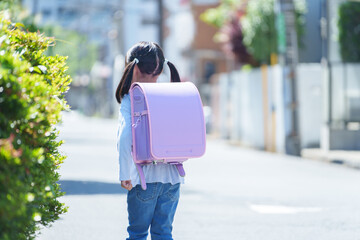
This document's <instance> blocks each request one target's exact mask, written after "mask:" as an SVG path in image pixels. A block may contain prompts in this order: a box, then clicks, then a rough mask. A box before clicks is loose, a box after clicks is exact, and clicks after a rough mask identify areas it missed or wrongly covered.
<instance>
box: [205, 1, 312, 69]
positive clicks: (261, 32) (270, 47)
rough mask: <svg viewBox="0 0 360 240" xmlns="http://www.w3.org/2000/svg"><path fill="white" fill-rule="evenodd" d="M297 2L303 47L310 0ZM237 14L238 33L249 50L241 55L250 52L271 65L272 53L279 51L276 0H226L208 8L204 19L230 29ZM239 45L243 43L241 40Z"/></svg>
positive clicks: (298, 25)
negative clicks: (307, 4) (307, 6)
mask: <svg viewBox="0 0 360 240" xmlns="http://www.w3.org/2000/svg"><path fill="white" fill-rule="evenodd" d="M294 4H295V16H296V31H297V33H298V42H299V45H300V46H301V36H302V35H303V34H304V24H305V20H304V19H305V18H304V14H305V12H306V2H305V0H295V1H294ZM241 12H245V14H239V13H241ZM234 16H236V17H237V18H238V21H239V25H240V27H239V30H238V31H240V33H239V34H237V35H239V36H240V35H241V36H242V44H243V45H244V46H245V47H246V50H247V52H246V53H245V52H244V51H243V50H242V53H241V55H246V54H250V55H251V56H252V57H253V58H254V59H255V60H256V61H257V62H259V63H263V64H269V63H270V56H271V54H272V53H275V54H276V53H278V42H277V41H278V39H277V38H278V33H277V28H276V22H275V19H276V14H275V12H274V0H249V1H236V0H223V1H222V2H221V4H220V5H219V6H218V7H216V8H210V9H208V10H206V11H205V12H204V13H203V14H202V15H201V16H200V18H201V20H203V21H204V22H206V23H209V24H211V25H213V26H215V27H217V28H219V29H220V30H221V28H223V27H227V28H229V26H230V24H229V23H231V22H230V21H229V20H230V19H231V17H234ZM236 44H237V45H239V43H236ZM232 45H234V43H233V44H232ZM238 49H241V47H238Z"/></svg>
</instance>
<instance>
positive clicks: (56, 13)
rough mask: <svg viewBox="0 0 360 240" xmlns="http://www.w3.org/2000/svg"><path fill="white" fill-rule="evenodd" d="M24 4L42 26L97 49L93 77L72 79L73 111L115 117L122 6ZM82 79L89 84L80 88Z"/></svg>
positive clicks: (86, 1) (75, 1)
mask: <svg viewBox="0 0 360 240" xmlns="http://www.w3.org/2000/svg"><path fill="white" fill-rule="evenodd" d="M22 3H23V5H24V7H26V8H27V9H29V10H30V12H31V13H32V14H33V15H34V16H35V15H37V16H40V17H41V21H40V24H41V25H46V26H48V25H53V26H54V25H60V26H61V27H63V28H64V29H69V30H74V31H76V32H77V33H79V34H81V35H84V36H86V37H87V40H88V41H90V42H92V43H94V44H96V45H97V49H98V53H97V55H98V59H97V63H96V64H95V66H94V68H93V70H92V71H91V73H81V75H80V76H72V77H73V79H74V82H73V84H72V87H71V89H70V91H69V93H68V94H67V99H68V102H69V104H70V105H71V106H72V108H73V109H79V110H81V111H83V112H84V113H86V114H89V115H93V114H100V115H103V116H110V115H112V113H113V107H112V102H113V95H114V94H113V84H112V71H111V70H112V64H113V61H114V58H115V56H116V55H117V54H119V53H120V52H121V51H122V45H123V44H122V39H121V37H120V36H121V31H122V29H121V24H119V21H121V9H122V8H121V7H122V6H121V5H122V2H121V1H118V0H108V1H101V0H71V1H70V0H56V1H55V0H54V1H47V0H23V1H22ZM62 40H63V39H62ZM65 40H66V39H65ZM78 47H79V48H81V46H78ZM90 67H93V66H90ZM81 79H89V81H82V82H87V83H88V84H85V85H84V84H78V81H80V83H81ZM88 85H91V87H92V88H93V90H92V91H88Z"/></svg>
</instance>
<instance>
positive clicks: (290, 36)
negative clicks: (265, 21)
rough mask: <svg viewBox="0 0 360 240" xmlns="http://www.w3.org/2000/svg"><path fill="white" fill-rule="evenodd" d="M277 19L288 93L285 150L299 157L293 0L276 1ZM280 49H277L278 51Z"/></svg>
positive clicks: (296, 53) (295, 34) (296, 43)
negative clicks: (280, 27)
mask: <svg viewBox="0 0 360 240" xmlns="http://www.w3.org/2000/svg"><path fill="white" fill-rule="evenodd" d="M277 9H278V19H280V25H281V24H282V25H283V34H284V36H283V38H282V40H283V46H282V47H283V49H282V51H280V63H281V64H282V65H283V69H284V71H283V77H284V80H285V86H288V87H287V90H288V92H289V95H290V97H289V99H287V100H286V101H287V102H286V103H287V106H286V108H287V112H288V113H290V114H289V116H290V119H291V120H290V129H289V130H288V131H287V135H286V139H285V150H286V153H287V154H290V155H297V156H299V155H300V148H301V146H300V136H299V121H298V100H297V81H296V79H297V76H296V67H297V64H298V41H297V33H296V22H295V20H296V19H295V6H294V2H293V0H279V1H278V6H277ZM280 49H281V48H279V50H280Z"/></svg>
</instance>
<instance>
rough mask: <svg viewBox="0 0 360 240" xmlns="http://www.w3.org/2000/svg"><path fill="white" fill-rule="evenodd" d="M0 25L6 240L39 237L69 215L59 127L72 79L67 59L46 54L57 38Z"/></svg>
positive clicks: (1, 190) (1, 202)
mask: <svg viewBox="0 0 360 240" xmlns="http://www.w3.org/2000/svg"><path fill="white" fill-rule="evenodd" d="M0 21H1V22H0V239H4V240H7V239H9V240H10V239H11V240H13V239H17V240H18V239H20V240H21V239H33V238H34V237H35V234H36V230H37V229H38V228H39V226H40V225H43V226H47V225H49V224H50V223H52V222H54V221H55V220H56V219H58V218H59V215H60V214H62V213H64V212H66V211H67V207H65V206H64V204H63V203H60V202H59V201H58V198H59V197H60V196H62V195H63V194H64V193H62V192H61V190H60V187H59V185H58V184H57V181H58V180H59V174H58V173H57V171H56V170H57V169H58V168H59V166H60V164H61V163H62V162H63V160H64V158H65V156H63V155H62V154H61V153H60V152H59V150H58V148H59V146H60V145H61V144H62V141H59V140H58V139H57V136H58V133H59V132H58V131H57V130H56V128H55V124H57V123H59V121H61V111H62V110H65V109H68V105H67V104H66V101H65V100H64V93H65V92H67V91H68V89H69V86H68V85H69V83H70V82H71V78H70V76H69V75H68V74H67V73H66V70H67V66H66V62H65V61H66V57H63V56H46V55H44V52H45V51H46V49H47V48H48V47H49V46H51V45H52V44H54V41H53V39H52V38H47V37H44V36H43V35H41V34H39V33H28V32H26V31H24V30H22V27H23V25H21V24H12V23H10V22H9V21H8V20H5V19H4V16H3V15H0Z"/></svg>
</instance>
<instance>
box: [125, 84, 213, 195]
mask: <svg viewBox="0 0 360 240" xmlns="http://www.w3.org/2000/svg"><path fill="white" fill-rule="evenodd" d="M130 99H131V121H132V136H133V149H132V155H133V159H134V162H135V165H136V168H137V170H138V172H139V176H140V182H141V187H142V188H143V189H144V190H145V189H146V182H145V176H144V173H143V171H142V167H141V166H142V165H145V164H151V163H153V164H156V163H167V164H175V165H176V167H177V169H178V171H179V174H180V175H181V176H184V175H185V171H184V168H183V165H182V163H183V162H184V161H186V160H187V159H188V158H197V157H201V156H202V155H203V154H204V153H205V145H206V140H205V136H206V130H205V123H204V113H203V106H202V102H201V98H200V95H199V92H198V90H197V88H196V87H195V85H194V84H193V83H190V82H177V83H173V82H172V83H138V82H135V83H133V84H132V85H131V87H130Z"/></svg>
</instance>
